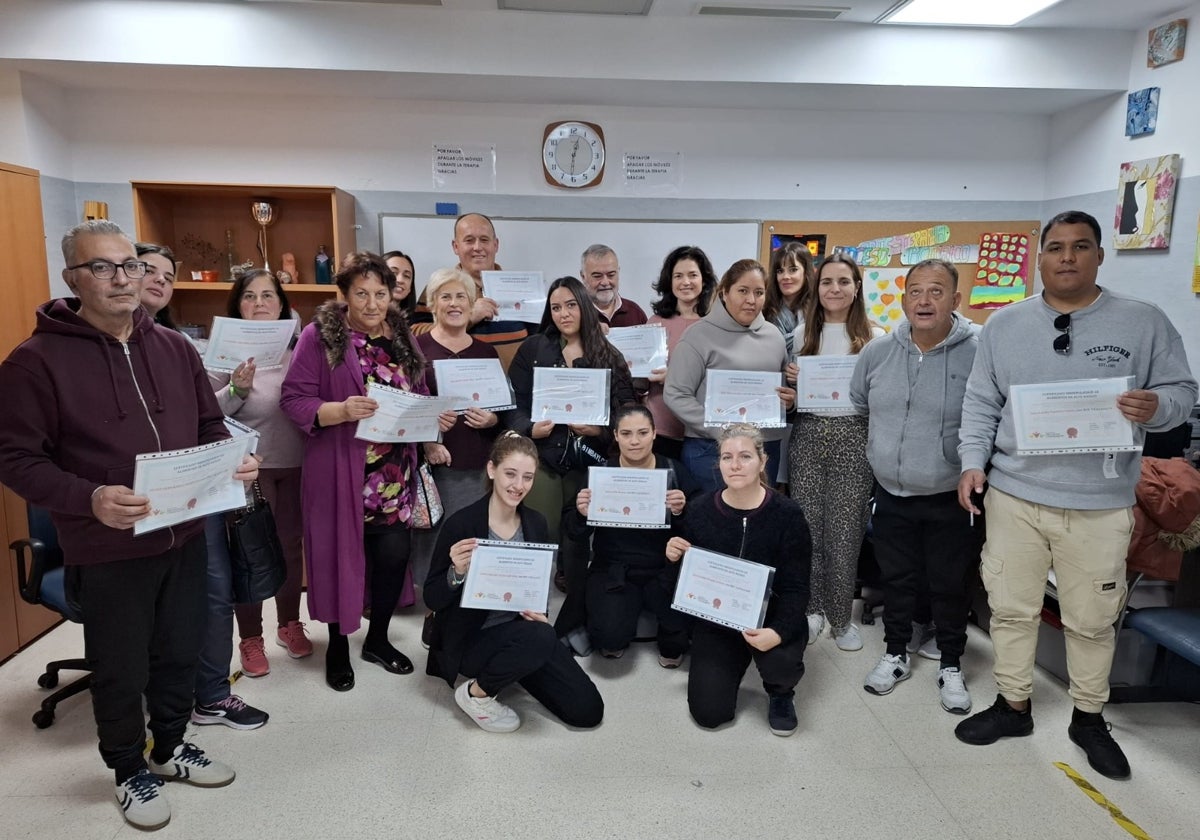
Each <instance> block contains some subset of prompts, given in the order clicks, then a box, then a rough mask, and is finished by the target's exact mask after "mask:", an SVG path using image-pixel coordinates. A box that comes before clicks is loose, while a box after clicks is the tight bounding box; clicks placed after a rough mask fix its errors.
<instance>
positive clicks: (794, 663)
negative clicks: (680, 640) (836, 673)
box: [687, 621, 808, 729]
mask: <svg viewBox="0 0 1200 840" xmlns="http://www.w3.org/2000/svg"><path fill="white" fill-rule="evenodd" d="M806 636H807V634H805V635H801V636H800V638H798V639H796V640H795V641H794V642H792V643H791V644H782V645H779V646H778V647H774V648H771V650H768V651H766V652H763V651H760V650H757V649H755V648H752V647H750V645H748V644H746V640H745V639H743V638H742V634H741V633H740V632H738V631H737V630H733V629H730V628H728V627H722V626H720V625H718V624H713V623H712V622H708V621H697V622H696V625H695V627H694V629H693V630H692V664H691V668H690V670H689V672H688V691H687V693H688V710H689V711H690V712H691V713H692V719H693V720H695V721H696V723H698V724H700V725H701V726H703V727H705V728H706V729H712V728H715V727H717V726H720V725H721V724H723V723H728V722H729V721H731V720H733V712H734V709H736V708H737V694H738V686H739V685H741V683H742V676H743V675H744V674H745V673H746V669H747V668H748V667H750V660H751V659H753V660H754V664H755V666H756V667H757V668H758V673H759V676H761V677H762V681H763V689H764V690H765V691H766V692H767V694H770V695H784V696H787V697H791V696H792V695H793V694H795V688H796V683H798V682H800V678H801V677H803V676H804V649H805V647H806V646H807V643H808V640H807V637H806Z"/></svg>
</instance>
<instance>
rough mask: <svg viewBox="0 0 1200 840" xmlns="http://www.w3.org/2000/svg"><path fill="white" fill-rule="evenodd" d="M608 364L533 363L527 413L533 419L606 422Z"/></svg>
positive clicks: (583, 422) (592, 424)
mask: <svg viewBox="0 0 1200 840" xmlns="http://www.w3.org/2000/svg"><path fill="white" fill-rule="evenodd" d="M611 374H612V371H610V370H609V369H608V368H560V367H535V368H534V369H533V398H532V401H531V404H530V416H531V417H532V418H533V422H534V423H536V422H538V421H539V420H553V421H554V422H555V423H580V424H584V425H589V426H607V425H608V391H609V385H608V383H609V377H610V375H611Z"/></svg>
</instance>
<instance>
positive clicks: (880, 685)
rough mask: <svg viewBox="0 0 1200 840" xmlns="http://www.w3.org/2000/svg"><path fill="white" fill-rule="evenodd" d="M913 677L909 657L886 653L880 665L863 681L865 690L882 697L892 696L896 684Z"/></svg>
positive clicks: (880, 659)
mask: <svg viewBox="0 0 1200 840" xmlns="http://www.w3.org/2000/svg"><path fill="white" fill-rule="evenodd" d="M911 676H912V666H911V665H909V664H908V657H907V656H900V655H897V654H892V653H885V654H884V655H883V656H881V657H880V658H879V664H878V665H876V666H875V668H874V669H873V670H872V671H871V673H869V674H867V678H866V679H865V680H863V688H865V689H866V690H867V691H869V692H871V693H872V694H878V695H880V696H881V697H882V696H883V695H884V694H891V693H892V689H893V688H895V687H896V683H898V682H903V681H904V680H906V679H908V678H909V677H911Z"/></svg>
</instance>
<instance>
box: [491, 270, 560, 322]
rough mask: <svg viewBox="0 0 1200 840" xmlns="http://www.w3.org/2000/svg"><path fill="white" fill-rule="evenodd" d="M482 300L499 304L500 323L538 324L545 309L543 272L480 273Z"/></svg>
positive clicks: (498, 317)
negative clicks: (526, 322)
mask: <svg viewBox="0 0 1200 840" xmlns="http://www.w3.org/2000/svg"><path fill="white" fill-rule="evenodd" d="M480 277H481V278H482V279H483V296H484V297H486V298H491V299H492V300H494V301H496V308H497V309H498V311H497V312H496V320H497V321H528V322H530V323H534V324H536V323H538V322H540V321H541V320H542V311H543V310H544V309H545V308H546V281H545V280H543V279H542V272H540V271H481V272H480Z"/></svg>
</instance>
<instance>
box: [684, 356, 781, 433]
mask: <svg viewBox="0 0 1200 840" xmlns="http://www.w3.org/2000/svg"><path fill="white" fill-rule="evenodd" d="M706 379H707V383H706V385H705V390H704V425H705V427H707V428H712V427H714V426H725V425H728V424H730V423H749V424H751V425H752V426H759V427H761V428H767V429H781V428H783V427H784V426H785V425H787V424H786V423H785V422H784V413H783V403H782V402H781V401H780V399H779V394H778V393H777V392H776V390H775V389H776V388H778V387H779V386H780V385H782V384H783V376H782V374H780V373H778V372H775V373H771V372H767V371H756V370H710V371H708V375H707V377H706Z"/></svg>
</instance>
